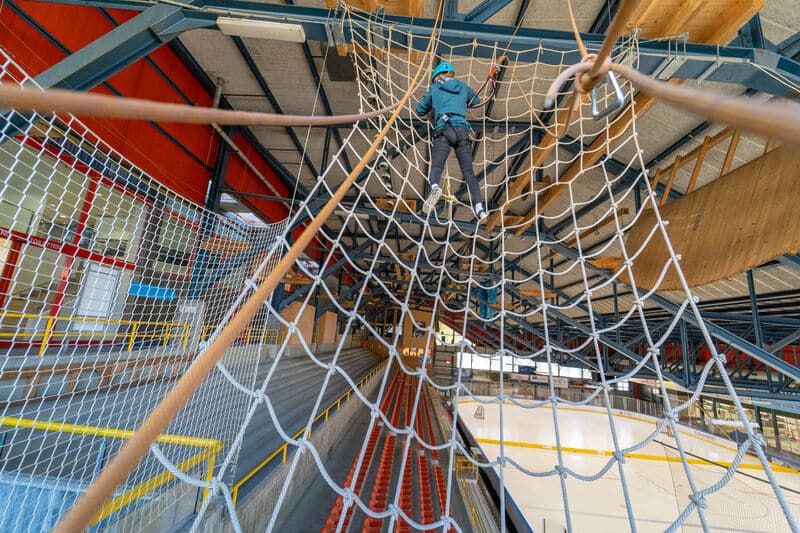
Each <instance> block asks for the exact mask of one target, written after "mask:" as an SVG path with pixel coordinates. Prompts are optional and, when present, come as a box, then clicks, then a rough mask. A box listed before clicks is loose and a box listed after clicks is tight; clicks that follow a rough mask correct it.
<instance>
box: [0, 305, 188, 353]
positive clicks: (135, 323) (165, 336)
mask: <svg viewBox="0 0 800 533" xmlns="http://www.w3.org/2000/svg"><path fill="white" fill-rule="evenodd" d="M6 318H19V319H26V320H27V319H33V320H43V321H44V320H46V321H47V323H46V325H45V328H44V331H41V332H32V333H21V332H16V331H14V332H0V338H3V337H11V338H13V339H16V338H19V337H23V338H25V337H27V338H30V339H31V340H35V339H36V338H37V337H41V346H39V355H44V353H45V351H46V350H47V346H48V344H49V343H50V341H51V340H52V339H55V338H63V339H67V338H80V337H91V338H92V339H97V338H102V339H106V338H109V337H110V338H111V340H112V341H113V340H116V339H118V338H119V339H125V342H127V350H128V351H129V352H131V351H133V344H134V342H135V341H136V340H137V339H161V342H162V344H163V345H164V346H166V345H167V342H168V341H169V339H182V342H181V348H182V349H185V348H186V345H187V343H188V342H189V329H190V324H181V323H177V322H149V321H146V320H118V319H111V318H96V317H79V316H63V315H55V316H53V315H35V314H30V313H5V312H4V313H0V320H2V319H6ZM62 321H63V322H83V323H93V324H119V325H125V326H130V327H129V328H128V331H126V332H122V333H119V332H113V333H103V332H85V333H83V332H79V331H78V332H71V333H70V332H59V331H54V330H53V328H55V325H56V323H57V322H62ZM147 326H155V327H161V328H163V330H162V331H161V332H142V331H140V329H141V328H142V327H147Z"/></svg>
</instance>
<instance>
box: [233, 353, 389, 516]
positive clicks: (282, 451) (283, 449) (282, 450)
mask: <svg viewBox="0 0 800 533" xmlns="http://www.w3.org/2000/svg"><path fill="white" fill-rule="evenodd" d="M385 365H386V361H382V362H381V363H379V364H378V365H377V366H375V367H374V368H373V369H372V370H370V371H369V372H368V373H367V375H365V376H364V377H362V378H361V379H360V380H358V381H357V382H356V387H357V388H359V389H360V388H361V387H362V386H364V384H366V383H367V381H369V380H370V379H372V377H373V376H375V374H377V373H378V372H379V371H380V370H381V369H382V368H383V367H384V366H385ZM352 392H353V389H348V390H347V392H345V393H344V394H342V395H341V396H339V397H338V398H336V399H335V400H333V401H332V402H331V403H330V404H329V405H328V407H327V408H326V409H325V410H324V411H322V412H321V413H320V414H318V415H317V416H316V417H315V418H314V420H312V422H311V426H312V428H313V425H314V424H315V423H317V422H318V421H320V420H323V422H327V421H328V417H329V416H330V413H331V412H333V411H338V410H339V409H340V408H341V406H342V402H343V401H347V400H349V399H350V395H351V394H352ZM312 428H309V427H308V426H307V425H306V426H303V427H302V428H301V429H299V430H298V431H297V432H296V433H295V434H294V435H292V439H296V438H298V437H299V436H300V435H302V434H303V433H304V432H305V431H306V429H308V435H309V437H311V429H312ZM288 452H289V443H288V442H284V443H283V445H281V446H280V447H278V449H276V450H275V451H273V452H272V453H271V454H269V455H268V456H267V457H266V458H265V459H264V460H263V461H261V462H260V463H258V465H256V467H255V468H253V469H252V470H250V471H249V472H248V473H247V474H245V475H244V476H242V478H241V479H240V480H239V481H237V482H236V484H234V485H233V487H232V488H231V496H232V498H233V505H234V506H235V505H236V502H237V500H238V497H239V489H240V488H242V486H243V485H244V484H245V483H247V482H248V481H250V480H251V479H252V478H253V476H255V475H256V474H258V473H259V472H260V471H261V470H263V469H264V468H265V467H266V466H267V465H269V464H270V463H271V462H272V461H273V460H275V459H276V458H277V457H278V456H279V455H280V456H281V464H284V463H286V458H287V455H288Z"/></svg>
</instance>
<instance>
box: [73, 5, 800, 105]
mask: <svg viewBox="0 0 800 533" xmlns="http://www.w3.org/2000/svg"><path fill="white" fill-rule="evenodd" d="M62 3H68V4H77V5H89V6H95V7H104V8H115V9H128V10H134V11H142V10H143V9H145V8H147V7H149V6H151V5H152V4H149V3H142V2H138V1H135V0H62ZM220 12H225V13H226V14H227V15H228V16H241V17H242V18H246V17H259V18H263V19H265V20H274V21H280V22H286V21H291V22H292V23H294V24H300V25H302V26H303V29H304V31H305V33H306V37H307V39H308V40H312V41H327V40H328V39H329V35H336V40H338V41H341V42H336V43H334V44H348V43H355V44H364V43H366V42H367V35H368V28H367V27H366V24H364V25H363V26H362V25H359V24H358V20H357V19H355V18H353V19H351V20H350V21H349V22H350V23H348V24H345V25H342V24H341V21H342V16H343V14H342V13H340V12H337V11H330V10H327V9H320V8H313V7H304V6H288V5H282V4H270V3H262V2H257V1H253V0H206V1H204V2H203V3H202V4H198V5H197V7H193V8H188V7H187V8H184V9H183V16H184V17H186V18H190V19H200V20H201V21H204V22H205V23H207V22H208V21H216V18H217V16H218V15H217V14H218V13H220ZM381 20H382V22H383V23H385V24H387V25H391V26H392V28H393V46H394V47H397V48H407V47H408V48H411V49H415V50H425V49H426V47H427V44H428V38H429V36H430V34H431V32H432V31H433V30H434V28H435V21H434V20H433V19H425V18H412V17H403V16H399V15H385V16H384V17H382V19H381ZM439 35H440V37H441V46H440V48H438V49H437V50H436V52H438V53H445V52H448V53H449V52H450V51H455V53H462V54H465V55H475V56H477V57H482V58H491V57H492V55H493V54H494V51H495V49H496V48H498V47H499V48H501V49H505V48H506V47H507V48H508V50H509V58H510V60H511V61H523V62H535V61H536V62H542V63H547V64H552V65H563V64H565V63H567V64H568V63H577V62H578V61H579V60H580V57H579V52H578V47H577V43H576V41H575V37H574V36H573V35H572V33H571V32H566V31H555V30H543V29H537V28H520V29H519V30H518V31H516V32H515V31H514V28H513V27H511V26H501V25H491V24H476V23H471V22H462V21H456V20H445V21H444V22H443V24H442V27H441V31H440V32H439ZM582 39H583V41H584V43H585V44H586V47H587V48H588V49H589V50H598V49H599V48H600V47H601V45H602V41H603V39H604V36H603V35H598V34H585V35H583V36H582ZM474 44H478V45H483V46H478V47H477V49H475V50H473V45H474ZM462 45H463V46H462ZM452 47H460V48H455V49H453V48H452ZM639 51H640V57H639V70H640V71H641V72H643V73H644V74H651V73H653V72H654V71H655V70H656V69H657V68H658V67H659V66H660V65H661V63H662V61H663V59H664V58H665V57H674V56H675V46H674V43H673V42H670V41H655V40H653V41H649V40H648V41H642V42H641V43H640V44H639ZM680 55H681V56H682V57H681V59H682V60H684V61H683V64H682V65H681V66H680V68H678V70H677V71H676V72H675V73H674V74H673V76H674V77H676V78H686V79H697V78H703V79H706V80H708V81H713V82H719V83H734V84H739V85H743V86H745V87H748V88H752V89H755V90H758V91H761V92H765V93H769V94H773V95H778V96H783V95H786V94H789V93H791V92H792V89H790V88H789V87H787V86H786V84H784V83H783V82H781V81H780V80H779V79H776V76H775V75H774V74H773V72H774V73H777V74H778V76H777V77H781V76H784V77H786V78H788V79H789V80H792V81H794V82H795V83H800V63H798V62H796V61H794V60H792V59H789V58H787V57H785V56H781V55H780V54H778V53H777V52H773V51H771V50H764V49H756V48H744V47H733V46H716V45H707V44H696V43H687V44H686V45H685V47H681V49H680ZM755 65H757V66H755ZM759 66H760V67H762V68H766V69H768V70H771V71H773V72H764V71H763V70H761V69H759V68H758V67H759Z"/></svg>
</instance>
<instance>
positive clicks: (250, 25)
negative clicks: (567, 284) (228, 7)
mask: <svg viewBox="0 0 800 533" xmlns="http://www.w3.org/2000/svg"><path fill="white" fill-rule="evenodd" d="M217 27H218V28H219V30H220V31H221V32H222V33H224V34H225V35H231V36H236V37H252V38H254V39H274V40H276V41H288V42H291V43H303V42H305V40H306V32H305V30H303V26H301V25H300V24H286V23H283V22H270V21H267V20H252V19H241V18H231V17H219V18H217Z"/></svg>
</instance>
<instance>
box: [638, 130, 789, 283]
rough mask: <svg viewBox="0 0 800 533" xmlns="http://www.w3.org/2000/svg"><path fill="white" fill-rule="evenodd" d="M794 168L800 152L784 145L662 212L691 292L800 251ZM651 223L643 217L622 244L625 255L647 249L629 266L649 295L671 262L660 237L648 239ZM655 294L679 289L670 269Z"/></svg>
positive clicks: (651, 215) (652, 218)
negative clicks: (744, 202)
mask: <svg viewBox="0 0 800 533" xmlns="http://www.w3.org/2000/svg"><path fill="white" fill-rule="evenodd" d="M797 168H800V153H798V152H797V151H796V150H793V149H792V147H790V146H785V145H784V146H781V147H779V148H776V149H775V150H772V151H771V152H769V153H767V154H764V155H762V156H759V157H758V158H756V159H754V160H753V161H751V162H749V163H746V164H744V165H742V166H741V167H739V168H737V169H735V170H733V171H731V172H728V173H727V174H726V175H725V176H723V177H721V178H719V179H717V180H715V181H712V182H711V183H709V184H707V185H704V186H703V187H700V188H698V189H697V190H695V191H693V192H692V193H691V194H687V195H686V196H684V197H682V198H680V199H678V200H675V201H673V202H670V203H669V204H667V205H666V206H664V208H663V209H662V212H661V216H662V218H664V219H666V220H669V222H670V223H669V225H668V226H667V228H666V229H667V234H668V235H669V237H670V241H671V245H672V248H673V249H674V251H675V253H676V254H680V255H681V257H682V259H681V270H682V271H683V274H684V276H685V278H686V280H687V282H688V284H689V286H690V287H697V286H699V285H705V284H707V283H711V282H714V281H718V280H722V279H727V278H730V277H732V276H735V275H737V274H740V273H741V272H744V271H746V270H748V269H751V268H754V267H756V266H758V265H763V264H764V263H767V262H768V261H771V260H772V259H774V258H776V257H778V256H780V255H782V254H786V253H796V252H797V250H798V249H800V217H798V216H797V206H796V203H797V198H800V180H798V179H797V178H796V173H797ZM743 198H746V199H747V206H746V209H742V199H743ZM655 223H656V219H655V215H654V213H653V212H652V211H651V210H647V211H645V212H644V213H642V215H641V216H640V218H639V220H637V222H636V224H634V226H633V227H632V228H631V229H630V231H629V232H628V235H627V238H626V242H625V246H626V248H627V249H628V250H639V249H640V248H641V247H642V246H643V245H644V249H643V250H642V251H641V252H640V253H639V255H638V256H637V258H636V261H635V262H634V264H633V271H634V276H635V279H636V284H637V285H638V286H639V287H640V288H643V289H651V288H653V286H654V285H655V283H656V282H657V281H658V278H659V276H660V275H661V271H662V269H663V267H664V264H665V263H666V261H667V260H668V259H669V251H668V248H667V245H666V243H665V242H664V240H663V238H662V237H661V233H660V232H656V234H655V235H653V236H652V237H650V233H651V230H652V228H653V224H655ZM648 239H649V240H648ZM645 242H647V244H644V243H645ZM658 288H659V290H679V289H681V288H682V284H681V280H680V278H679V277H678V276H677V273H676V271H675V269H674V268H671V269H670V270H669V271H668V272H667V275H666V276H665V277H664V280H663V281H662V282H661V284H660V285H659V287H658Z"/></svg>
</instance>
